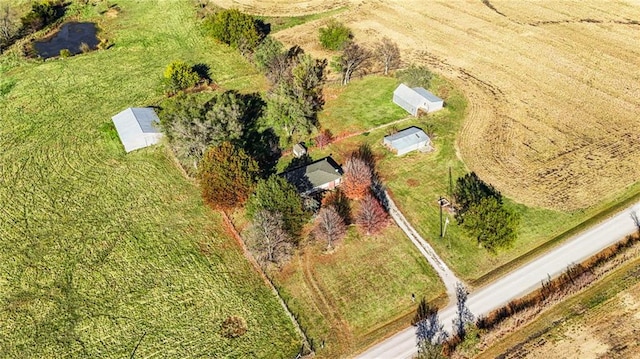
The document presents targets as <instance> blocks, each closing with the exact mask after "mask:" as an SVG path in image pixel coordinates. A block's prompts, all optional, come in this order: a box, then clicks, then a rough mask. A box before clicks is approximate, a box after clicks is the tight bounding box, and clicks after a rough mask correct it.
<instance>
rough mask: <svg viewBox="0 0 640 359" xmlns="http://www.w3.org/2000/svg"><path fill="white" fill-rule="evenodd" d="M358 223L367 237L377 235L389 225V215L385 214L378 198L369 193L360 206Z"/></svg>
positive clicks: (357, 217)
mask: <svg viewBox="0 0 640 359" xmlns="http://www.w3.org/2000/svg"><path fill="white" fill-rule="evenodd" d="M356 223H357V224H358V226H360V227H361V228H362V229H363V230H364V231H365V232H366V233H367V235H371V234H375V233H377V232H379V231H380V230H381V229H382V228H384V227H385V226H386V225H387V223H389V215H388V214H387V212H385V210H384V208H383V207H382V205H381V204H380V202H379V201H378V199H377V198H375V197H374V196H373V195H372V194H371V193H367V194H366V195H365V196H364V198H363V199H362V202H361V204H360V211H359V212H358V215H357V216H356Z"/></svg>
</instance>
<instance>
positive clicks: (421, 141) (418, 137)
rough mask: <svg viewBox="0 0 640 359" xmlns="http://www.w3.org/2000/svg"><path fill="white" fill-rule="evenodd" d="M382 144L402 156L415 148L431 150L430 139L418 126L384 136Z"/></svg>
mask: <svg viewBox="0 0 640 359" xmlns="http://www.w3.org/2000/svg"><path fill="white" fill-rule="evenodd" d="M384 145H385V146H387V148H389V149H390V150H391V151H393V152H395V153H396V155H398V156H402V155H404V154H405V153H408V152H411V151H415V150H421V151H429V150H431V139H430V138H429V136H427V134H426V133H424V131H422V130H421V129H420V128H418V127H414V126H412V127H409V128H405V129H404V130H402V131H400V132H398V133H394V134H393V135H389V136H385V137H384Z"/></svg>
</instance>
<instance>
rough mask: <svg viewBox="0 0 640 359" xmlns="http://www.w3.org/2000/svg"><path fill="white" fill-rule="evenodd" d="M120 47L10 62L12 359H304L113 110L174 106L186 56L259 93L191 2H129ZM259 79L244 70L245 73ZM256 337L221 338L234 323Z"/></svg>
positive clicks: (157, 160)
mask: <svg viewBox="0 0 640 359" xmlns="http://www.w3.org/2000/svg"><path fill="white" fill-rule="evenodd" d="M118 6H119V7H120V8H121V10H122V11H121V12H120V13H119V14H118V16H117V17H115V18H106V17H99V15H97V14H96V13H95V12H94V13H92V12H89V11H87V12H86V13H82V14H80V15H78V16H86V18H87V19H88V20H96V21H97V22H98V23H99V24H100V25H101V26H102V27H103V31H104V33H105V34H108V36H110V38H111V39H112V41H113V43H114V44H115V46H114V47H113V48H111V49H109V50H106V51H98V52H92V53H89V54H83V55H79V56H74V57H71V58H68V59H65V60H52V61H45V62H41V61H24V60H16V59H15V57H12V58H7V56H11V54H6V55H3V57H2V58H0V63H2V64H10V65H7V66H4V65H3V69H4V70H3V71H5V72H4V73H3V74H2V76H10V77H11V78H12V79H14V80H15V84H14V86H13V88H11V89H10V91H9V92H8V93H7V94H6V95H5V96H4V97H3V98H0V148H1V149H2V151H0V203H2V206H1V207H0V238H1V240H2V242H1V243H2V245H1V246H0V271H1V272H2V276H1V278H0V303H2V306H1V307H0V308H1V310H0V323H1V324H0V337H1V338H3V339H2V340H0V353H2V355H3V356H6V357H50V358H59V357H89V356H92V357H113V358H116V357H117V358H122V357H128V356H130V355H131V354H132V352H133V351H134V350H135V353H136V356H138V357H195V356H206V357H268V358H273V357H292V356H293V355H295V353H296V351H297V348H298V344H299V338H297V336H296V334H295V331H294V329H293V326H292V324H291V322H290V321H289V319H288V318H287V317H286V315H285V314H284V312H283V311H282V308H281V307H280V306H279V304H278V302H277V301H276V299H275V298H274V297H273V295H272V293H271V292H270V291H269V289H268V288H267V287H266V286H265V285H264V283H263V282H262V281H261V279H260V277H259V276H258V275H257V274H256V273H254V272H253V270H252V268H251V266H250V265H249V264H248V262H247V261H246V260H245V259H244V258H243V257H242V254H241V252H240V251H239V249H238V247H237V245H236V244H235V243H234V241H233V240H232V239H230V238H229V237H228V236H227V235H226V234H225V232H224V231H223V230H222V229H221V226H220V223H221V221H220V218H219V217H218V215H216V214H214V213H213V212H211V211H210V210H208V209H207V208H206V207H205V206H204V205H203V204H202V201H201V200H200V196H199V193H198V190H197V189H196V188H195V187H194V186H193V185H192V184H190V183H189V182H188V181H186V180H185V179H184V178H183V177H182V176H181V174H180V172H179V170H178V169H177V168H176V167H175V166H174V164H173V162H172V160H171V158H170V156H168V155H167V153H166V152H165V149H164V146H162V145H160V146H156V147H154V148H148V149H144V150H140V151H137V152H133V153H130V154H125V153H124V151H123V149H122V147H121V144H120V143H119V140H118V139H117V137H115V136H114V133H113V131H112V129H110V125H109V123H110V117H111V116H112V115H114V114H116V113H118V112H120V111H121V110H122V109H124V108H127V107H130V106H147V105H153V104H156V103H158V102H159V100H160V99H161V98H162V96H163V94H162V90H161V89H162V87H161V73H162V69H163V68H164V66H165V65H166V64H167V63H168V62H170V61H172V60H175V59H184V60H187V61H191V62H194V63H198V62H203V63H207V64H208V65H209V66H210V67H211V69H212V77H213V78H214V79H215V80H217V81H218V82H219V83H221V84H222V85H223V86H226V87H231V88H236V89H239V90H242V91H254V90H259V89H261V88H263V86H264V80H263V79H261V78H260V77H259V76H257V75H255V74H256V73H255V71H254V69H253V68H252V67H251V66H249V65H248V64H247V63H246V61H245V60H243V59H242V58H241V57H240V56H239V55H237V54H236V53H235V52H233V51H231V50H230V49H227V48H225V47H222V46H219V45H216V44H214V43H213V42H212V41H211V40H210V39H207V38H206V37H204V36H203V34H202V32H201V31H200V29H199V27H198V25H197V23H196V20H195V12H194V9H192V7H191V3H190V2H188V1H159V2H146V1H145V2H138V1H126V0H123V1H119V2H118ZM247 74H248V75H247ZM232 315H238V316H241V317H243V318H245V319H246V321H247V325H248V331H247V333H246V334H245V335H244V336H242V337H240V338H236V339H227V338H225V337H223V336H222V335H221V334H220V327H221V324H222V322H223V321H224V320H225V319H226V318H227V317H229V316H232Z"/></svg>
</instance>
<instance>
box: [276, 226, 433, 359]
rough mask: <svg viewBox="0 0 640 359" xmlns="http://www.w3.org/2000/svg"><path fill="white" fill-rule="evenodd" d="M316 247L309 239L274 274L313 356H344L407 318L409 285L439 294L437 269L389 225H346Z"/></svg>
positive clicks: (411, 305) (424, 292) (427, 294)
mask: <svg viewBox="0 0 640 359" xmlns="http://www.w3.org/2000/svg"><path fill="white" fill-rule="evenodd" d="M323 249H324V248H323V247H322V246H321V245H320V244H318V245H310V246H309V247H307V248H306V249H305V251H304V253H301V254H299V255H297V256H296V257H294V259H293V260H292V261H291V262H290V263H289V264H288V265H287V266H285V267H284V268H283V270H282V271H281V272H280V273H278V274H277V275H276V277H275V279H276V280H275V281H276V283H277V284H278V285H279V286H280V287H281V293H282V294H283V296H284V297H285V298H287V302H288V304H289V306H290V308H291V310H292V311H293V312H294V313H296V314H297V315H298V316H299V318H300V323H301V325H302V326H303V327H306V328H307V334H308V335H309V336H311V338H313V340H314V343H315V345H316V349H317V351H316V354H317V355H318V356H319V357H323V358H337V357H346V356H348V355H350V354H353V353H354V352H357V351H361V350H363V349H364V348H365V347H367V346H369V345H371V344H373V343H374V342H375V341H377V340H379V339H380V338H381V337H385V336H387V335H391V334H393V333H395V332H396V331H398V330H400V329H402V328H404V327H406V326H408V325H409V320H410V318H411V316H412V315H413V313H414V312H415V307H416V304H415V303H413V302H412V297H411V294H412V293H413V294H415V295H416V298H421V297H423V296H424V297H425V298H427V299H428V300H430V301H434V303H436V302H440V300H441V299H442V297H440V298H438V297H439V296H441V295H442V294H443V293H444V287H443V285H442V283H441V282H440V281H439V279H438V278H437V275H436V274H435V272H434V271H433V269H432V268H431V267H430V266H429V265H428V263H427V262H426V260H425V259H424V258H423V257H422V255H421V254H420V253H419V252H418V250H417V249H416V248H415V247H414V246H413V244H412V243H411V242H410V241H409V240H408V239H407V238H406V237H405V235H404V233H402V231H401V230H400V229H399V228H398V227H396V226H395V225H392V226H390V227H388V228H387V229H386V230H384V231H383V232H382V233H380V234H379V235H377V236H373V237H366V236H362V235H360V234H359V233H358V232H357V231H356V230H355V228H351V230H350V231H349V234H348V236H347V237H346V238H345V239H344V240H343V241H342V242H341V243H340V244H338V246H337V248H336V249H335V250H334V251H333V252H331V253H323ZM322 343H324V345H323V344H322Z"/></svg>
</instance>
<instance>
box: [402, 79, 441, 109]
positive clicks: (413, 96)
mask: <svg viewBox="0 0 640 359" xmlns="http://www.w3.org/2000/svg"><path fill="white" fill-rule="evenodd" d="M393 103H395V104H396V105H398V106H400V107H402V108H403V109H405V110H406V111H407V112H409V113H410V114H411V115H413V116H418V113H419V111H420V110H422V111H424V112H427V113H430V112H434V111H438V110H441V109H442V107H443V106H444V101H443V100H442V99H441V98H439V97H438V96H436V95H434V94H432V93H431V92H429V91H427V90H425V89H424V88H422V87H414V88H410V87H409V86H407V85H405V84H400V86H398V88H396V89H395V91H393Z"/></svg>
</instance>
